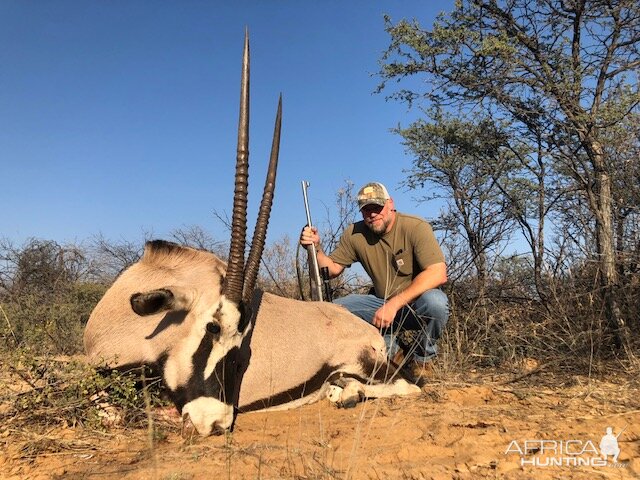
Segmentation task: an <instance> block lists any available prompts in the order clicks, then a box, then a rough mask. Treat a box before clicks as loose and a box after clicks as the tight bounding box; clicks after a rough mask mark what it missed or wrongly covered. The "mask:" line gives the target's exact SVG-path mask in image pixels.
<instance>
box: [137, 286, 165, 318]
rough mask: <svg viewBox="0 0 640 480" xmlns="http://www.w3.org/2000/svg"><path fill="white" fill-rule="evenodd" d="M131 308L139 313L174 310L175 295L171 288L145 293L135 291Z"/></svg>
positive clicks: (146, 313) (147, 313)
mask: <svg viewBox="0 0 640 480" xmlns="http://www.w3.org/2000/svg"><path fill="white" fill-rule="evenodd" d="M129 301H130V302H131V308H132V309H133V311H134V312H136V313H137V314H138V315H141V316H144V315H153V314H154V313H158V312H163V311H165V310H173V309H174V304H175V297H174V295H173V292H172V291H171V290H169V289H166V288H162V289H160V290H151V291H149V292H144V293H134V294H133V295H131V298H130V299H129Z"/></svg>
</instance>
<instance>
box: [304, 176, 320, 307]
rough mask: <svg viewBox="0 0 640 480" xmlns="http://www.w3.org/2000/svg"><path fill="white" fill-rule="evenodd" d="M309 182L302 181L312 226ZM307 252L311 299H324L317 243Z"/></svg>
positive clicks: (308, 223) (305, 203)
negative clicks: (308, 196)
mask: <svg viewBox="0 0 640 480" xmlns="http://www.w3.org/2000/svg"><path fill="white" fill-rule="evenodd" d="M308 187H309V182H307V181H306V180H303V181H302V196H303V198H304V209H305V211H306V213H307V226H308V227H309V228H311V226H312V224H311V212H310V211H309V199H308V198H307V188H308ZM307 254H308V262H309V283H310V284H311V300H316V301H319V302H321V301H322V282H321V280H320V271H319V269H318V254H317V252H316V247H315V245H313V244H311V245H307Z"/></svg>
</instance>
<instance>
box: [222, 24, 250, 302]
mask: <svg viewBox="0 0 640 480" xmlns="http://www.w3.org/2000/svg"><path fill="white" fill-rule="evenodd" d="M235 185H236V186H235V190H234V194H233V217H232V220H231V245H230V246H229V263H228V266H227V274H226V276H225V281H224V287H223V289H222V293H223V294H224V295H225V296H226V297H227V298H228V299H229V300H230V301H232V302H234V303H235V304H236V305H239V304H240V301H241V300H242V289H243V283H244V282H243V280H244V247H245V243H246V234H247V189H248V185H249V32H248V30H247V31H245V35H244V54H243V57H242V79H241V81H240V119H239V122H238V154H237V157H236V180H235Z"/></svg>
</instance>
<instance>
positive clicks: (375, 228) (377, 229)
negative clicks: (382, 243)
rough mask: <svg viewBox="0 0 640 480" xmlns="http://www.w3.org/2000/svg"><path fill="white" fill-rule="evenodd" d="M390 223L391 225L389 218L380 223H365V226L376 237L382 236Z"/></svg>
mask: <svg viewBox="0 0 640 480" xmlns="http://www.w3.org/2000/svg"><path fill="white" fill-rule="evenodd" d="M390 223H391V219H390V218H389V219H387V220H383V221H382V222H376V223H367V222H365V225H366V226H367V227H368V228H369V230H371V231H372V232H373V233H375V234H376V235H380V236H382V235H384V233H385V232H386V231H387V228H388V227H389V224H390Z"/></svg>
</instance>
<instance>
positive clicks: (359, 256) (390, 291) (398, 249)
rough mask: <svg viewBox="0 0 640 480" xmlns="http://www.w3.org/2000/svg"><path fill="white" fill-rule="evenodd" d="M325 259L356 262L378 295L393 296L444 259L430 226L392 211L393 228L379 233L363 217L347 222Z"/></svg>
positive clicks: (343, 263) (383, 296) (420, 219)
mask: <svg viewBox="0 0 640 480" xmlns="http://www.w3.org/2000/svg"><path fill="white" fill-rule="evenodd" d="M329 258H331V260H333V261H334V262H336V263H337V264H339V265H342V266H343V267H349V266H351V264H352V263H354V262H360V263H361V264H362V266H363V268H364V269H365V271H366V272H367V273H368V274H369V276H370V277H371V280H372V281H373V286H374V288H375V292H376V296H377V297H379V298H389V297H392V296H394V295H396V294H397V293H399V292H401V291H403V290H404V289H405V288H407V287H408V286H409V285H410V284H411V282H412V281H413V279H414V278H415V277H416V276H417V275H418V274H419V273H420V272H422V271H423V270H425V269H426V268H427V267H428V266H430V265H433V264H436V263H441V262H444V254H443V253H442V250H441V249H440V245H439V244H438V241H437V240H436V237H435V235H434V234H433V229H432V228H431V225H429V223H428V222H427V221H426V220H425V219H423V218H420V217H414V216H412V215H405V214H403V213H396V221H395V224H394V225H393V228H392V229H391V231H390V232H388V233H385V234H384V235H382V236H380V235H377V234H375V233H374V232H372V231H371V230H370V229H369V227H367V225H366V224H365V223H364V220H362V221H360V222H356V223H354V224H352V225H349V227H347V229H346V230H345V232H344V233H343V234H342V236H341V237H340V241H339V242H338V246H337V247H336V249H335V250H334V251H333V252H331V255H329Z"/></svg>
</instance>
